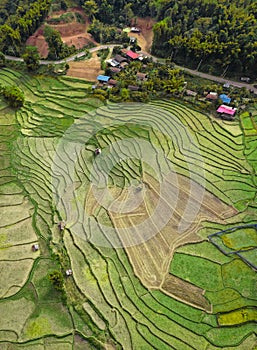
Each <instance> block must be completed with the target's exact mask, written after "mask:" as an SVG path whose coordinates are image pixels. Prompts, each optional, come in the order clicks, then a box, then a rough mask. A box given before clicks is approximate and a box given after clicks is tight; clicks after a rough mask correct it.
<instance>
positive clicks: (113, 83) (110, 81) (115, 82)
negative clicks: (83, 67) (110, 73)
mask: <svg viewBox="0 0 257 350" xmlns="http://www.w3.org/2000/svg"><path fill="white" fill-rule="evenodd" d="M117 83H118V81H117V80H115V79H110V80H109V81H108V85H109V86H110V87H113V86H116V85H117Z"/></svg>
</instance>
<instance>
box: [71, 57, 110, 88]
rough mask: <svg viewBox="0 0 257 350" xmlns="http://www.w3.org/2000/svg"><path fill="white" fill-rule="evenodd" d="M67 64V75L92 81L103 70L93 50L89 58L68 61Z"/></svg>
mask: <svg viewBox="0 0 257 350" xmlns="http://www.w3.org/2000/svg"><path fill="white" fill-rule="evenodd" d="M69 66H70V69H69V70H68V72H67V75H68V76H71V77H77V78H83V79H86V80H87V81H92V82H94V81H96V77H97V76H98V75H99V74H102V73H103V72H104V71H103V70H102V69H101V61H100V59H99V57H98V56H97V53H96V52H93V54H92V57H91V58H90V59H89V60H86V61H77V62H76V61H73V62H69Z"/></svg>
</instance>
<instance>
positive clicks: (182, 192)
mask: <svg viewBox="0 0 257 350" xmlns="http://www.w3.org/2000/svg"><path fill="white" fill-rule="evenodd" d="M173 176H174V175H173ZM175 176H176V177H177V180H178V181H175V179H173V178H172V176H171V178H169V179H168V182H167V183H166V184H165V187H164V189H162V192H160V186H159V183H158V182H157V180H155V179H154V178H153V177H152V176H150V175H149V174H147V173H146V172H144V176H143V182H144V185H145V192H144V194H143V201H142V202H141V203H140V205H139V206H138V207H137V208H135V209H134V210H133V211H131V212H127V213H126V212H123V211H122V208H123V203H124V202H123V203H122V201H123V200H124V198H126V195H124V193H121V194H120V195H118V197H117V198H116V201H117V202H120V209H121V210H120V213H119V211H117V210H116V211H113V210H112V205H111V206H110V207H109V208H108V212H109V215H110V218H111V220H112V223H113V226H114V227H115V228H116V230H117V233H118V235H119V238H120V240H121V241H122V242H123V245H124V247H125V249H126V252H127V254H128V257H129V260H130V262H131V264H132V266H133V269H134V272H135V274H136V275H137V276H138V277H139V278H140V280H141V281H142V283H143V284H144V285H145V286H147V287H148V288H158V289H161V288H163V286H162V285H163V283H165V281H166V279H167V275H168V271H169V266H170V262H171V259H172V256H173V254H174V253H175V251H176V249H177V248H178V247H180V246H182V245H184V244H187V243H196V242H200V241H202V238H201V237H199V236H198V235H197V232H198V230H199V229H200V227H201V222H202V221H205V220H208V221H213V222H219V223H224V222H225V220H226V218H228V217H230V216H233V215H235V214H236V210H235V209H234V208H232V207H230V206H228V205H227V204H225V203H223V202H222V201H221V200H219V199H218V198H216V197H215V196H214V195H212V194H211V193H209V192H207V191H206V190H204V196H203V198H200V199H199V198H198V195H195V197H193V196H194V195H192V193H191V192H190V189H191V183H190V179H188V178H186V177H184V176H181V175H178V174H177V175H175ZM195 185H196V186H200V185H197V184H195ZM177 191H178V198H176V192H177ZM196 192H197V193H199V192H198V191H196ZM89 196H90V201H89V202H90V207H91V208H90V209H91V210H92V208H94V209H95V210H96V209H97V207H98V208H99V203H98V202H97V200H96V199H95V203H93V202H94V200H93V199H92V197H93V194H92V193H91V191H89V194H88V197H89ZM136 196H137V195H136ZM167 198H169V200H167ZM173 198H174V201H173ZM189 199H190V201H189ZM135 200H136V198H135ZM199 201H200V202H199ZM188 203H189V206H190V207H189V208H188V207H187V206H188ZM199 204H200V205H199ZM157 205H161V207H162V210H161V215H160V214H159V215H158V213H157V215H158V217H156V216H154V211H155V208H156V207H157ZM198 205H199V211H198V212H197V213H196V214H194V208H195V207H198ZM186 207H187V209H186ZM87 209H88V208H86V211H87V212H88V210H87ZM191 209H192V210H191ZM186 210H189V214H187V215H186V216H185V211H186ZM166 218H167V221H166V222H167V223H166V224H164V225H162V223H161V221H162V220H163V219H164V220H166ZM181 220H186V222H188V224H189V225H188V227H187V228H186V229H185V231H184V232H182V233H181V232H180V231H179V224H180V223H181ZM144 223H146V226H144ZM156 226H157V230H156ZM158 226H160V229H159V228H158ZM151 232H153V233H154V234H151ZM156 232H157V233H156ZM149 233H150V235H149ZM138 242H141V243H140V244H138ZM164 286H165V288H166V289H167V287H168V285H167V281H166V283H165V284H164ZM180 286H182V284H180ZM181 288H182V287H181ZM180 294H181V295H182V294H183V293H182V292H181V293H180ZM196 294H197V293H196ZM200 294H201V293H200ZM177 297H178V296H177ZM181 298H182V296H181ZM187 299H188V298H185V302H187ZM202 305H205V304H203V303H202Z"/></svg>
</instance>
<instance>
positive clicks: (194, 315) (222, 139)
mask: <svg viewBox="0 0 257 350" xmlns="http://www.w3.org/2000/svg"><path fill="white" fill-rule="evenodd" d="M0 83H3V84H16V85H18V86H19V88H20V89H22V90H23V91H24V94H25V100H26V103H25V105H24V107H22V108H21V109H20V110H18V111H14V110H11V109H9V108H8V107H7V105H6V104H5V102H4V101H0V149H1V153H0V173H1V177H0V206H1V211H0V215H1V222H0V270H1V276H0V297H1V299H0V315H1V317H0V349H3V350H5V349H6V350H9V349H29V350H30V349H33V350H44V349H47V350H48V349H50V350H55V349H56V350H59V349H60V350H68V349H70V350H71V349H72V350H80V349H126V350H127V349H128V350H130V349H131V350H148V349H149V350H150V349H160V350H163V349H176V350H189V349H190V350H191V349H194V350H214V349H220V348H224V349H241V350H250V349H252V350H253V349H254V348H255V346H256V341H257V339H256V330H257V328H256V310H255V307H256V303H257V292H256V283H257V275H256V272H255V271H253V270H252V269H251V268H250V267H249V266H248V265H247V264H245V263H244V262H243V261H242V260H241V259H239V258H238V257H237V256H234V255H228V256H227V255H224V254H222V253H221V252H220V251H219V250H218V249H217V248H216V247H215V246H214V245H212V243H211V242H209V241H208V236H209V235H210V234H211V233H214V232H218V231H220V230H223V229H226V228H229V227H232V226H236V225H240V224H241V225H242V224H252V223H255V222H256V221H255V220H256V208H257V205H256V191H257V189H256V185H257V184H256V170H257V161H256V159H257V157H256V155H257V142H256V137H255V138H254V137H253V136H252V135H250V134H249V132H248V131H249V130H250V129H251V125H250V124H249V120H248V119H246V118H245V117H244V118H245V119H242V121H241V124H240V125H237V124H236V123H237V122H231V124H229V123H222V122H220V121H217V120H215V119H210V118H209V117H208V116H207V115H205V114H203V113H200V112H198V111H195V110H193V109H190V108H189V107H186V106H183V105H182V104H180V103H178V102H173V101H172V102H171V101H166V100H160V101H152V102H151V103H150V104H148V105H146V106H144V108H143V109H142V108H141V106H140V105H137V106H132V105H127V106H125V107H124V108H123V109H122V108H120V106H119V105H115V104H109V103H107V104H106V105H103V104H102V103H101V102H99V101H98V100H97V99H93V98H91V97H90V95H89V94H88V90H87V89H88V87H89V85H88V84H87V83H86V82H85V83H84V82H83V81H81V80H79V81H76V79H68V78H67V79H66V78H65V77H64V78H51V77H47V78H46V77H40V76H38V77H37V76H35V77H31V76H29V75H23V74H21V73H18V72H15V71H12V70H10V69H2V70H0ZM157 110H158V111H159V112H158V113H157V112H156V111H157ZM149 120H151V123H149ZM181 125H183V126H184V128H185V129H183V128H181ZM73 127H74V129H72V128H73ZM178 128H181V129H179V130H180V132H179V133H178V132H176V130H178ZM69 130H73V131H72V133H70V134H69ZM185 130H187V132H186V131H185ZM64 134H65V137H67V139H69V137H70V139H71V142H78V144H79V145H80V144H81V143H82V144H83V148H82V149H73V151H74V153H72V152H71V150H70V149H68V148H65V144H63V143H62V142H61V139H62V137H63V135H64ZM171 135H172V136H171ZM188 135H189V136H190V137H189V136H188ZM187 137H189V139H188V140H189V142H185V139H186V138H187ZM127 139H130V140H131V139H133V142H134V155H135V157H134V158H133V157H130V158H129V159H127V158H126V159H121V161H117V162H114V161H113V159H112V158H110V157H108V155H107V153H106V156H105V157H102V160H99V163H97V162H96V166H99V167H100V166H101V167H104V168H106V169H110V171H109V178H108V185H109V187H110V188H112V189H114V188H115V190H116V191H122V190H123V189H124V188H128V187H129V186H130V185H131V184H132V185H134V186H135V188H138V186H139V185H140V184H141V179H142V177H143V176H144V174H145V173H150V174H152V175H154V173H155V169H158V170H159V171H160V173H162V174H165V173H166V172H168V171H169V170H170V169H171V168H172V169H173V171H175V172H176V173H178V174H181V175H182V176H186V177H190V176H191V179H192V180H193V181H194V182H196V183H198V184H200V185H203V184H204V186H205V189H204V191H206V192H208V193H212V194H213V195H215V196H216V197H217V198H218V199H220V200H221V201H223V203H224V206H225V205H226V208H227V214H226V215H227V216H225V213H221V214H222V215H221V217H220V218H219V220H218V219H217V220H216V221H215V222H210V221H208V220H205V221H203V222H202V223H201V227H200V229H199V230H198V232H197V240H196V239H195V241H192V242H188V243H187V244H183V245H182V246H181V247H179V248H178V249H177V251H176V252H174V256H173V258H172V261H171V262H170V267H169V271H167V273H172V274H174V275H176V276H177V277H179V278H181V279H182V280H185V281H187V282H190V283H191V284H193V285H195V286H198V287H200V288H202V289H204V296H205V297H206V298H207V300H208V301H209V302H210V303H211V305H212V312H206V311H204V310H201V309H199V308H196V307H194V306H192V305H190V304H189V303H185V302H183V300H178V299H176V298H175V297H173V296H172V295H168V294H165V293H164V292H163V291H162V290H161V288H155V289H154V288H148V287H147V286H146V285H144V284H143V283H142V282H141V280H140V279H139V278H138V277H137V276H136V275H135V272H134V270H133V267H132V264H131V261H130V259H129V255H128V252H127V251H126V250H125V249H121V248H119V247H112V246H111V244H110V241H109V239H110V237H109V236H108V234H107V229H106V231H105V230H103V227H105V228H106V227H110V228H112V229H113V231H112V232H114V233H113V235H114V236H113V237H115V239H116V240H117V242H118V238H119V236H118V234H117V232H116V231H115V228H113V221H112V219H111V217H110V215H109V213H108V210H107V209H106V208H104V207H103V206H102V207H101V208H100V209H99V208H97V207H94V203H93V201H92V203H91V204H90V200H91V199H90V198H89V199H88V201H89V202H88V203H87V205H88V206H90V205H91V206H92V208H91V209H92V212H93V215H92V217H94V219H95V221H93V220H91V219H89V221H88V223H87V226H86V229H85V231H83V230H81V227H83V225H82V224H81V222H80V221H79V220H77V221H76V222H75V219H74V222H75V223H74V222H72V221H71V219H70V217H69V211H68V209H67V208H68V207H67V205H65V201H64V200H63V201H62V200H60V201H58V198H57V200H56V198H55V196H56V194H60V193H61V194H64V193H65V189H66V188H67V186H68V185H69V184H71V183H74V184H76V186H77V187H76V195H77V198H76V200H75V199H74V200H71V201H70V203H71V206H72V208H76V210H75V214H76V215H77V214H78V213H79V212H80V210H81V208H77V207H76V205H77V203H81V201H82V200H83V198H84V196H85V193H88V191H89V182H90V181H92V178H94V177H95V178H94V181H95V182H99V181H100V180H101V178H100V175H99V172H98V171H95V172H92V162H93V160H94V159H95V158H94V150H95V148H96V147H100V148H101V149H102V150H103V154H105V153H104V152H105V150H106V149H108V147H112V145H113V144H114V143H116V144H117V148H116V149H114V151H113V152H117V154H116V158H117V159H119V157H120V158H121V153H122V150H121V149H120V151H119V148H118V147H120V146H119V143H118V142H121V141H124V140H127ZM137 140H141V141H142V140H143V141H145V142H148V143H149V144H150V145H151V147H152V149H151V150H152V152H153V153H152V159H153V160H152V162H153V163H152V164H153V166H152V167H151V166H149V165H147V164H146V163H147V162H146V161H141V159H142V158H143V156H144V155H145V153H144V148H143V146H142V144H140V142H139V141H137ZM83 142H84V143H83ZM189 146H190V147H189ZM58 147H59V148H58ZM60 147H63V149H62V152H61V153H60ZM158 150H161V151H162V153H163V154H164V155H165V157H161V156H160V152H158ZM76 152H77V153H76ZM128 154H129V153H128ZM60 155H61V156H60ZM74 159H76V162H75V167H74V169H75V170H74V169H73V170H74V173H71V172H70V169H69V167H68V165H69V164H71V163H72V162H73V161H74ZM60 164H62V168H59V170H60V172H59V173H58V172H57V171H56V169H58V167H59V166H60ZM72 164H73V163H72ZM153 167H155V169H153ZM53 169H55V172H53ZM97 169H98V168H97ZM64 174H65V176H64ZM72 181H73V182H72ZM53 183H54V187H53ZM54 199H55V200H54ZM85 205H86V204H85ZM149 208H150V209H151V207H150V204H149ZM150 209H149V210H150ZM223 214H224V217H223ZM60 220H65V221H67V227H66V229H65V230H64V232H63V233H60V232H59V230H58V228H57V225H58V222H59V221H60ZM101 224H102V225H101ZM78 230H80V231H79V232H80V234H79V235H78V234H77V233H78ZM81 232H83V234H84V236H83V235H82V233H81ZM108 232H109V231H108ZM85 237H86V238H89V239H85ZM92 237H93V238H94V237H98V238H101V243H102V244H97V242H95V241H94V239H90V238H92ZM249 237H250V240H251V242H249V241H247V242H246V243H245V242H244V241H241V240H240V235H239V236H234V241H233V243H232V242H231V241H230V242H229V243H228V242H227V241H226V242H225V241H224V242H225V243H226V244H227V245H228V246H229V247H230V248H231V245H233V247H236V248H238V247H242V246H243V247H244V246H245V244H251V246H253V245H254V243H255V236H254V235H253V234H250V236H249ZM244 239H245V238H244ZM33 244H39V247H40V249H39V251H38V252H33V251H32V249H31V247H32V245H33ZM251 259H255V255H254V254H253V253H252V256H251ZM69 268H71V269H72V271H73V275H72V276H70V277H66V276H65V270H66V269H69ZM54 270H59V271H61V272H62V273H63V275H64V277H65V287H64V289H65V295H64V294H63V293H61V292H59V291H57V290H55V288H54V287H53V285H52V284H51V283H50V281H49V279H48V275H49V273H50V272H52V271H54ZM236 310H240V315H239V314H238V311H236ZM242 312H243V313H244V315H245V316H242ZM230 316H231V317H230Z"/></svg>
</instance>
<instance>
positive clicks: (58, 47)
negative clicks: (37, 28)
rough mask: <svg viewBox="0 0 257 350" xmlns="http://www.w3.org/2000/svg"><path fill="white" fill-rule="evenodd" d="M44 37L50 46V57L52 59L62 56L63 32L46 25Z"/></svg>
mask: <svg viewBox="0 0 257 350" xmlns="http://www.w3.org/2000/svg"><path fill="white" fill-rule="evenodd" d="M44 37H45V39H46V42H47V44H48V47H49V54H48V57H49V58H52V59H58V58H60V56H61V53H62V50H63V42H62V38H61V34H60V33H59V32H58V30H55V29H52V28H51V27H49V26H45V29H44Z"/></svg>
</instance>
